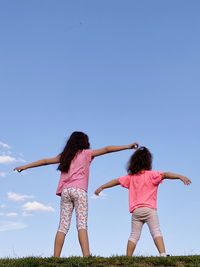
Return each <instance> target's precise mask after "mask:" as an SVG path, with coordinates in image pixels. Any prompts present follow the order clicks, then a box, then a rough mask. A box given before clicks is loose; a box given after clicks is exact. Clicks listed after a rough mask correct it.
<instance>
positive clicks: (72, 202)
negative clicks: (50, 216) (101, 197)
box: [58, 187, 88, 234]
mask: <svg viewBox="0 0 200 267" xmlns="http://www.w3.org/2000/svg"><path fill="white" fill-rule="evenodd" d="M74 208H75V213H76V227H77V229H78V230H80V229H87V218H88V199H87V192H86V191H85V190H83V189H80V188H74V187H70V188H64V189H63V190H62V194H61V203H60V224H59V228H58V231H59V232H63V233H65V234H67V232H68V230H69V227H70V223H71V218H72V213H73V210H74Z"/></svg>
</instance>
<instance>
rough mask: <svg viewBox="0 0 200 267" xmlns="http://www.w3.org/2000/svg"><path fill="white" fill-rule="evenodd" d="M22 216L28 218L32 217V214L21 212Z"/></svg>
mask: <svg viewBox="0 0 200 267" xmlns="http://www.w3.org/2000/svg"><path fill="white" fill-rule="evenodd" d="M22 216H23V217H30V216H33V214H32V213H30V212H28V211H23V212H22Z"/></svg>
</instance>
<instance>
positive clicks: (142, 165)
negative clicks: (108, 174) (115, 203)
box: [95, 147, 191, 257]
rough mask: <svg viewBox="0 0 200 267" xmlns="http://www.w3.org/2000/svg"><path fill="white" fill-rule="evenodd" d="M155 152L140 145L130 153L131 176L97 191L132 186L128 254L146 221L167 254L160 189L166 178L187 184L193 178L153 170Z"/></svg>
mask: <svg viewBox="0 0 200 267" xmlns="http://www.w3.org/2000/svg"><path fill="white" fill-rule="evenodd" d="M151 168H152V155H151V153H150V151H149V150H148V149H147V148H146V147H140V148H139V149H137V150H136V152H135V153H134V154H133V155H132V156H131V158H130V160H129V164H128V168H127V171H128V175H126V176H123V177H121V178H118V179H114V180H112V181H110V182H108V183H106V184H104V185H102V186H100V187H99V188H98V189H97V190H96V191H95V194H96V195H99V193H100V192H101V191H102V190H103V189H106V188H109V187H113V186H116V185H119V184H120V185H121V186H123V187H125V188H128V189H129V210H130V213H132V229H131V234H130V237H129V240H128V244H127V252H126V253H127V256H132V254H133V252H134V250H135V247H136V244H137V242H138V240H139V238H140V235H141V230H142V227H143V224H144V223H147V224H148V227H149V230H150V232H151V235H152V238H153V240H154V243H155V245H156V247H157V249H158V251H159V253H160V256H164V257H166V252H165V245H164V241H163V237H162V234H161V231H160V227H159V220H158V215H157V211H156V206H157V203H156V202H157V190H158V186H159V184H160V183H161V182H162V180H163V179H180V180H181V181H182V182H183V183H184V184H185V185H189V184H190V183H191V181H190V180H189V179H188V178H187V177H185V176H183V175H180V174H175V173H171V172H158V171H152V170H151Z"/></svg>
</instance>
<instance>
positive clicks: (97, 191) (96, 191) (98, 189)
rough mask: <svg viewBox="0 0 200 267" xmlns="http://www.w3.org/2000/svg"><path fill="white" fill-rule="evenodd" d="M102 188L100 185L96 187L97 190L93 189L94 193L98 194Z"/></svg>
mask: <svg viewBox="0 0 200 267" xmlns="http://www.w3.org/2000/svg"><path fill="white" fill-rule="evenodd" d="M102 190H103V188H102V187H101V186H100V187H99V188H97V190H95V192H94V193H95V195H97V196H98V195H99V194H100V193H101V191H102Z"/></svg>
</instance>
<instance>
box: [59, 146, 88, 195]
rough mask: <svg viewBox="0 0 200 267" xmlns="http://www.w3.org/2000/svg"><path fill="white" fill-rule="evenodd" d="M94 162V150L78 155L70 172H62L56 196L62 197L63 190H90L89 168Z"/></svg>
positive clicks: (83, 151)
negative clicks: (72, 188)
mask: <svg viewBox="0 0 200 267" xmlns="http://www.w3.org/2000/svg"><path fill="white" fill-rule="evenodd" d="M91 161H92V150H90V149H85V150H82V151H80V152H78V153H77V155H76V156H75V157H74V159H73V160H72V162H71V165H70V168H69V171H68V172H61V175H60V180H59V183H58V188H57V191H56V195H58V196H61V193H62V189H63V188H69V187H75V188H81V189H83V190H85V191H87V189H88V179H89V167H90V163H91Z"/></svg>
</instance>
